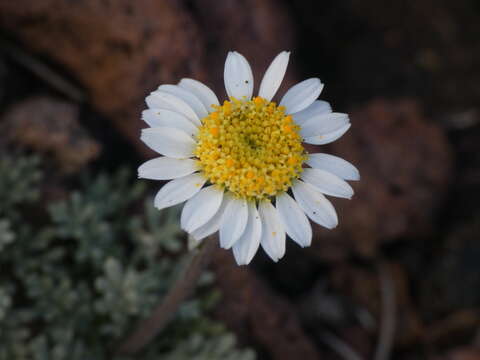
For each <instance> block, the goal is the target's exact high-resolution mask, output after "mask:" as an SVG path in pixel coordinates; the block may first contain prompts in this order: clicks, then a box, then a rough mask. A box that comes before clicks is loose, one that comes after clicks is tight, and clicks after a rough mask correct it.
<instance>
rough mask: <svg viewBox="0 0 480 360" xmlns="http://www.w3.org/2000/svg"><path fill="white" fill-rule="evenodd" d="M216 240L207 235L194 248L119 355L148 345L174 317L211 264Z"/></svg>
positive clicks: (120, 348)
mask: <svg viewBox="0 0 480 360" xmlns="http://www.w3.org/2000/svg"><path fill="white" fill-rule="evenodd" d="M216 243H217V237H216V236H210V237H208V238H206V239H205V240H204V241H203V242H202V243H201V244H200V245H199V246H198V247H197V248H195V249H194V250H192V251H191V253H190V258H189V259H188V261H187V265H186V266H185V269H184V270H183V272H182V273H181V274H180V276H179V277H178V279H177V280H176V282H175V283H174V284H173V287H172V288H171V289H170V290H169V291H168V293H167V295H166V296H165V297H164V299H163V301H162V302H161V303H160V304H158V305H157V306H156V307H155V308H154V309H153V311H152V313H151V315H150V317H148V318H146V319H143V320H141V321H140V322H139V323H138V324H137V326H136V328H135V330H134V331H133V332H132V333H131V334H130V336H128V337H127V338H126V339H125V340H124V341H123V342H122V343H121V344H120V346H119V348H118V350H117V351H116V354H118V355H120V354H134V353H136V352H138V351H139V350H140V349H141V348H143V347H144V346H145V345H147V344H148V343H149V342H150V341H151V340H152V339H153V338H154V337H155V336H156V335H157V334H158V333H159V332H160V331H162V330H163V329H164V328H165V326H166V325H167V324H168V322H169V321H170V320H171V319H172V318H173V316H174V315H175V313H176V312H177V310H178V308H179V306H180V305H181V303H182V302H183V300H185V298H186V297H187V296H188V295H189V294H190V292H191V291H192V290H193V288H194V287H195V285H196V284H197V281H198V279H199V278H200V275H202V272H203V270H204V269H205V267H206V266H207V265H208V263H209V260H210V258H211V256H210V255H211V253H212V251H213V249H214V248H215V246H216Z"/></svg>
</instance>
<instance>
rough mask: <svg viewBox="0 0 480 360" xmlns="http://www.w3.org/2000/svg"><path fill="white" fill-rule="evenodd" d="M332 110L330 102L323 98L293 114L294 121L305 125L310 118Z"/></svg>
mask: <svg viewBox="0 0 480 360" xmlns="http://www.w3.org/2000/svg"><path fill="white" fill-rule="evenodd" d="M331 112H332V107H331V106H330V104H329V103H328V102H326V101H323V100H315V101H314V102H313V103H312V104H311V105H310V106H309V107H307V108H306V109H303V110H302V111H298V112H296V113H294V114H292V117H293V121H295V122H296V123H297V124H298V125H300V126H301V125H303V124H304V123H305V122H306V121H307V120H308V119H310V118H312V117H314V116H317V115H323V114H329V113H331Z"/></svg>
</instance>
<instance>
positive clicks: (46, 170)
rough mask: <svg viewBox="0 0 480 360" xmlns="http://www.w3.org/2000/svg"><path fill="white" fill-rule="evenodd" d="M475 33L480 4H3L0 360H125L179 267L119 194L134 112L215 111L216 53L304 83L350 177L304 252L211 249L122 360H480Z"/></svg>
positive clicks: (132, 195) (124, 192) (134, 204)
mask: <svg viewBox="0 0 480 360" xmlns="http://www.w3.org/2000/svg"><path fill="white" fill-rule="evenodd" d="M479 34H480V2H479V1H477V0H457V1H437V0H419V1H394V2H387V1H380V0H370V1H361V0H341V1H333V0H326V1H314V0H306V1H293V0H242V1H234V0H226V1H211V0H177V1H173V0H165V1H163V0H137V1H129V0H75V1H73V0H30V1H28V0H16V1H10V0H0V134H1V135H0V359H69V360H71V359H82V360H84V359H112V358H119V359H120V358H122V359H124V358H125V359H126V358H127V357H118V356H115V355H112V354H114V353H115V348H116V346H117V345H118V344H119V343H121V341H122V339H123V338H124V337H125V336H126V335H127V334H128V333H129V332H130V330H131V329H133V326H134V324H135V323H136V321H137V320H138V319H140V318H142V317H146V316H148V314H149V312H150V311H151V309H152V307H153V306H154V305H155V304H156V303H158V302H159V301H160V299H161V298H162V294H164V293H165V291H166V289H167V288H168V286H169V285H170V284H171V282H172V281H173V280H172V279H174V278H175V276H176V274H177V273H178V271H179V269H180V268H181V266H182V264H183V263H184V261H186V260H185V247H186V238H185V235H184V234H183V233H182V232H181V231H180V230H179V228H178V222H179V218H178V209H173V210H168V211H162V212H158V211H156V210H154V209H152V206H151V202H152V200H151V196H152V195H154V194H155V191H156V190H158V188H159V184H158V183H155V182H153V181H143V180H141V181H139V180H136V179H135V177H136V169H137V167H138V166H139V165H140V164H141V163H142V162H143V161H145V160H146V159H149V158H152V157H153V154H152V153H150V152H149V151H148V149H147V147H146V146H144V145H143V144H142V143H141V142H140V141H139V133H140V129H141V128H143V127H145V125H144V124H143V123H142V121H141V120H140V113H141V110H142V109H143V108H144V107H145V104H144V98H145V96H146V95H147V94H148V93H149V92H150V91H153V90H154V89H155V88H156V87H157V86H158V85H159V84H161V83H176V82H178V81H179V80H180V79H181V78H182V77H192V78H195V79H198V80H201V81H204V82H205V83H206V84H208V85H209V86H210V87H211V88H212V89H214V90H215V92H216V93H217V94H219V98H221V97H222V96H224V90H223V78H222V77H223V64H224V61H225V57H226V54H227V51H229V50H237V51H239V52H240V53H242V54H244V55H245V56H246V57H247V58H248V59H249V60H250V63H251V65H252V67H253V71H254V75H255V78H256V80H257V84H258V83H259V81H260V79H261V76H262V73H263V72H264V71H265V69H266V67H267V66H268V64H269V62H270V61H271V60H272V59H273V57H274V56H275V55H276V54H277V53H278V52H280V51H282V50H291V51H292V54H291V57H290V65H289V69H288V73H287V76H286V79H285V81H284V86H283V90H284V89H285V88H286V87H287V86H289V85H292V84H294V83H296V82H298V81H300V80H302V79H304V78H307V77H319V78H320V79H321V80H322V81H323V82H324V83H325V84H326V86H325V89H324V91H323V93H322V95H321V97H322V99H324V100H327V101H329V102H330V103H331V104H332V107H333V109H334V111H339V112H347V113H349V114H350V118H351V122H352V128H351V130H350V131H349V132H348V133H347V134H346V135H345V136H344V137H343V138H342V139H340V140H339V141H337V142H335V143H333V144H331V145H328V146H325V149H322V151H325V152H330V153H332V154H335V155H338V156H341V157H343V158H345V159H346V160H348V161H350V162H352V163H353V164H355V165H356V166H357V167H358V169H359V170H360V173H361V176H362V179H361V181H360V182H358V183H354V184H352V185H353V187H354V189H355V192H356V193H355V196H354V197H353V199H352V200H351V201H347V200H339V199H333V203H334V205H335V206H336V208H337V210H338V213H339V218H340V225H339V226H338V228H336V229H335V230H333V231H325V230H322V229H321V228H315V232H314V234H315V235H314V241H313V245H312V247H310V248H307V249H300V248H299V247H298V246H297V245H295V244H294V243H293V242H289V243H288V246H287V252H286V256H285V257H284V258H283V259H282V260H281V261H280V262H279V263H277V264H275V263H273V262H271V261H270V260H269V259H268V258H267V257H266V256H265V255H264V254H263V253H262V251H259V253H258V254H257V256H256V257H255V259H254V261H253V262H252V264H251V265H250V266H249V267H237V266H236V265H235V264H234V261H233V256H232V254H231V253H230V252H227V251H224V250H218V251H216V252H215V254H214V256H213V261H212V264H211V266H210V268H209V270H208V271H207V272H206V273H205V274H204V276H203V277H202V281H201V282H200V284H199V288H198V289H197V291H196V293H195V296H193V297H192V298H191V299H190V300H189V301H187V302H186V303H185V304H184V305H183V306H182V308H181V310H180V312H179V314H177V316H176V317H175V319H174V321H173V322H172V323H171V325H170V326H169V328H168V329H167V330H166V331H164V332H163V333H162V334H161V335H160V336H158V337H157V338H156V340H155V341H154V342H152V343H151V344H149V345H148V346H147V347H146V348H144V349H143V350H142V352H141V354H139V355H138V356H137V357H135V358H136V359H160V358H162V359H172V360H173V359H191V358H195V359H253V358H255V357H256V358H257V359H267V360H268V359H272V360H283V359H298V358H301V359H302V360H310V359H332V360H333V359H347V360H355V359H375V360H382V359H383V360H385V359H409V360H411V359H428V360H477V359H480V243H479V241H478V238H479V234H480V232H479V231H480V191H478V190H479V185H480V125H479V120H480V112H479V111H480V109H479V99H480V86H479V84H480V66H479V64H480V41H479V39H478V35H479ZM282 92H283V91H282V90H281V91H280V93H282Z"/></svg>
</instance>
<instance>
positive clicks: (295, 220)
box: [276, 193, 312, 247]
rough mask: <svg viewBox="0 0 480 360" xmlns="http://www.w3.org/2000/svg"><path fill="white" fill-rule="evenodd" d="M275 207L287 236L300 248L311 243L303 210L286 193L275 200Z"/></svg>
mask: <svg viewBox="0 0 480 360" xmlns="http://www.w3.org/2000/svg"><path fill="white" fill-rule="evenodd" d="M276 207H277V210H278V214H279V216H280V219H281V220H282V222H283V226H284V228H285V231H286V232H287V234H288V235H289V236H290V237H291V238H292V240H293V241H295V242H296V243H297V244H298V245H300V246H301V247H305V246H310V244H311V243H312V227H311V225H310V222H309V221H308V219H307V217H306V216H305V213H304V212H303V210H302V209H301V208H300V206H298V204H297V202H296V201H295V200H293V199H292V198H291V196H290V195H288V194H287V193H283V194H281V195H279V196H277V198H276Z"/></svg>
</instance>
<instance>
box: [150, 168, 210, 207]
mask: <svg viewBox="0 0 480 360" xmlns="http://www.w3.org/2000/svg"><path fill="white" fill-rule="evenodd" d="M206 182H207V179H205V178H204V177H203V176H201V175H200V174H191V175H187V176H185V177H182V178H178V179H175V180H172V181H169V182H168V183H166V184H165V185H163V187H162V188H161V189H160V191H159V192H158V193H157V195H156V196H155V200H154V205H155V207H156V208H157V209H159V210H161V209H164V208H167V207H170V206H173V205H177V204H180V203H182V202H184V201H186V200H188V199H190V198H191V197H192V196H194V195H195V194H196V193H197V192H199V191H200V189H201V188H202V186H203V185H204V184H205V183H206Z"/></svg>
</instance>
